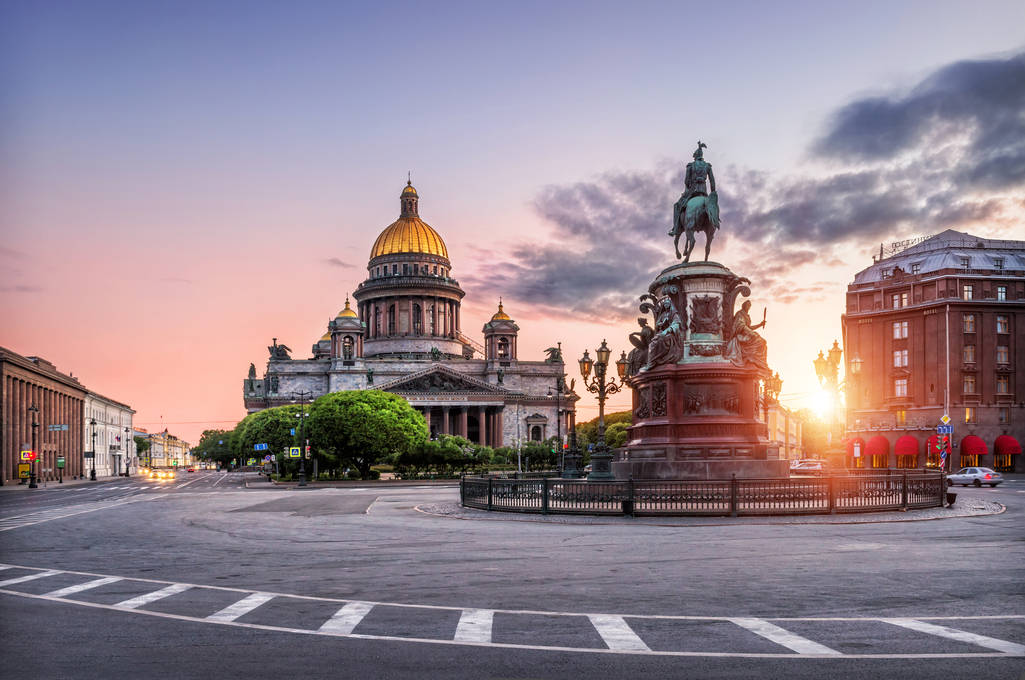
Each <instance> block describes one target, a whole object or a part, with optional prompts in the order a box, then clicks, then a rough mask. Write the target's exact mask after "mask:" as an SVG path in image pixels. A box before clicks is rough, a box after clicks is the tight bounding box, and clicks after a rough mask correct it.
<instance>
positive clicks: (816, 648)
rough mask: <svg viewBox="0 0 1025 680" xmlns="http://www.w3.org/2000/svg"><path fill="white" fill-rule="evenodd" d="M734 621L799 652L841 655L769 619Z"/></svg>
mask: <svg viewBox="0 0 1025 680" xmlns="http://www.w3.org/2000/svg"><path fill="white" fill-rule="evenodd" d="M730 621H732V622H733V623H735V624H737V625H738V626H740V627H741V628H747V629H748V630H749V631H751V632H752V633H755V634H757V635H761V636H762V637H763V638H765V639H767V640H772V641H773V642H775V643H776V644H778V645H783V646H784V647H786V648H787V649H791V650H793V651H795V652H797V653H798V654H830V655H833V656H839V655H840V652H838V651H836V650H835V649H830V648H829V647H826V646H825V645H820V644H819V643H817V642H812V641H811V640H809V639H808V638H803V637H801V636H800V635H797V634H796V633H791V632H790V631H789V630H786V629H785V628H780V627H779V626H775V625H773V624H771V623H769V622H768V621H764V620H762V619H730Z"/></svg>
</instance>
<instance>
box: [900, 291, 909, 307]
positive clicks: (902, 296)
mask: <svg viewBox="0 0 1025 680" xmlns="http://www.w3.org/2000/svg"><path fill="white" fill-rule="evenodd" d="M900 306H901V307H907V306H908V294H907V293H901V294H900Z"/></svg>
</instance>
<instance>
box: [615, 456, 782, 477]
mask: <svg viewBox="0 0 1025 680" xmlns="http://www.w3.org/2000/svg"><path fill="white" fill-rule="evenodd" d="M612 473H613V474H614V475H616V479H619V480H623V479H629V478H630V476H631V475H632V476H633V478H634V479H635V480H642V479H644V480H651V479H663V480H679V481H709V480H728V479H730V478H731V477H732V476H733V475H736V476H737V479H787V478H789V477H790V461H787V460H657V461H656V460H623V461H617V462H614V463H612Z"/></svg>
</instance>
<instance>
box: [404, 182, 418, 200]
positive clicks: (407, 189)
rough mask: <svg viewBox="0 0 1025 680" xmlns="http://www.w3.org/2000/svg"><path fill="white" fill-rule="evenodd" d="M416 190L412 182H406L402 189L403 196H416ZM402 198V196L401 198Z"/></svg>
mask: <svg viewBox="0 0 1025 680" xmlns="http://www.w3.org/2000/svg"><path fill="white" fill-rule="evenodd" d="M416 195H417V194H416V189H414V188H413V183H412V182H410V181H407V182H406V186H404V187H402V196H416ZM400 198H401V196H400Z"/></svg>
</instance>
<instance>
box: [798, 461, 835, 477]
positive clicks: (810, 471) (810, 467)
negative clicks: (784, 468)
mask: <svg viewBox="0 0 1025 680" xmlns="http://www.w3.org/2000/svg"><path fill="white" fill-rule="evenodd" d="M790 471H791V472H793V473H795V474H798V475H815V476H816V477H818V476H819V475H821V474H822V473H823V472H825V471H826V464H825V463H824V462H822V461H821V460H802V461H801V462H800V463H798V464H797V466H796V467H794V468H792V469H791V470H790Z"/></svg>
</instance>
